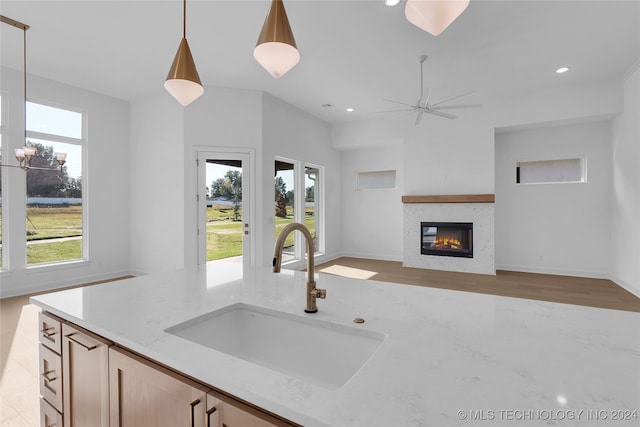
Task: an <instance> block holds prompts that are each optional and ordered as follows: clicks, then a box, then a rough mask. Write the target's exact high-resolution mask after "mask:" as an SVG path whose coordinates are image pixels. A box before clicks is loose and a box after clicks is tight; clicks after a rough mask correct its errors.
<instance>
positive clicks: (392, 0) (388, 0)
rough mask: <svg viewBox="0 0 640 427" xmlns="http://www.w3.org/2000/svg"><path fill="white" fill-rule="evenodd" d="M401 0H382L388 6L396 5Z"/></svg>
mask: <svg viewBox="0 0 640 427" xmlns="http://www.w3.org/2000/svg"><path fill="white" fill-rule="evenodd" d="M401 1H402V0H384V4H386V5H387V6H389V7H393V6H397V5H398V4H400V2H401Z"/></svg>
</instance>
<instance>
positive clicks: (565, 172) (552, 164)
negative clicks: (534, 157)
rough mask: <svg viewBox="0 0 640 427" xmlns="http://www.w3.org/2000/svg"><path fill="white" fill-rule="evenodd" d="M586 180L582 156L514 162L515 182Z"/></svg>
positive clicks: (534, 182)
mask: <svg viewBox="0 0 640 427" xmlns="http://www.w3.org/2000/svg"><path fill="white" fill-rule="evenodd" d="M561 182H574V183H576V182H587V174H586V161H585V159H583V158H577V159H559V160H539V161H531V162H518V163H516V183H517V184H541V183H561Z"/></svg>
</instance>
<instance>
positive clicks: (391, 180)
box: [356, 170, 396, 190]
mask: <svg viewBox="0 0 640 427" xmlns="http://www.w3.org/2000/svg"><path fill="white" fill-rule="evenodd" d="M395 188H396V171H395V170H386V171H367V172H358V173H357V176H356V189H358V190H384V189H395Z"/></svg>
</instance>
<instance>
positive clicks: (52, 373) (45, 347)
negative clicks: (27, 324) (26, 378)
mask: <svg viewBox="0 0 640 427" xmlns="http://www.w3.org/2000/svg"><path fill="white" fill-rule="evenodd" d="M38 329H39V332H38V338H39V340H40V347H39V357H38V365H39V367H38V373H39V383H40V425H41V426H42V427H53V426H56V427H62V421H63V417H62V412H63V405H62V322H61V320H60V319H58V318H56V317H55V316H51V315H49V314H47V313H40V314H39V316H38Z"/></svg>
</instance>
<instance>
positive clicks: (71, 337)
mask: <svg viewBox="0 0 640 427" xmlns="http://www.w3.org/2000/svg"><path fill="white" fill-rule="evenodd" d="M76 335H78V336H81V337H83V338H85V339H90V338H88V337H86V336H84V335H80V334H78V333H73V334H69V335H66V337H67V338H68V339H69V340H70V341H73V342H74V343H76V344H78V345H79V346H81V347H84V348H85V349H86V350H87V351H91V350H94V349H96V348H98V344H94V343H91V344H85V343H83V342H82V341H80V340H78V339H77V338H75V336H76Z"/></svg>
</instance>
